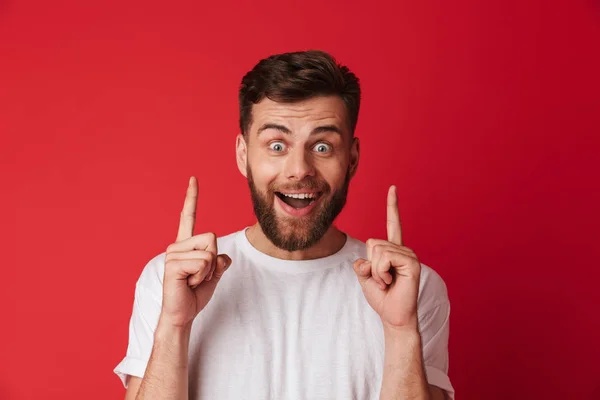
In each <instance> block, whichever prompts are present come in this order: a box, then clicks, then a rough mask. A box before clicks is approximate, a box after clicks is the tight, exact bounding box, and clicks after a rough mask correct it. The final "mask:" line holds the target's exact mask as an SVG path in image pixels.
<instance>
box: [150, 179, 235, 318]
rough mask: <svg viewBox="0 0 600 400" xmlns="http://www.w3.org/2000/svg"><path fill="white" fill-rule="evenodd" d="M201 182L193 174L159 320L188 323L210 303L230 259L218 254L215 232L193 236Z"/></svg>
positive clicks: (172, 247) (168, 268)
mask: <svg viewBox="0 0 600 400" xmlns="http://www.w3.org/2000/svg"><path fill="white" fill-rule="evenodd" d="M197 201H198V182H197V181H196V178H194V177H192V178H190V182H189V185H188V189H187V193H186V196H185V202H184V204H183V210H182V211H181V219H180V221H179V231H178V233H177V239H176V241H175V243H173V244H171V245H169V247H167V252H166V258H165V276H164V281H163V303H162V311H161V315H160V322H161V323H163V324H168V325H170V326H173V327H186V326H189V325H190V324H191V323H192V321H193V320H194V318H195V317H196V315H198V313H199V312H200V311H202V309H204V307H205V306H206V304H208V301H209V300H210V299H211V297H212V295H213V293H214V291H215V288H216V286H217V283H218V282H219V280H220V279H221V277H222V276H223V273H224V272H225V270H226V269H227V268H228V267H229V265H231V259H230V258H229V256H227V255H225V254H221V255H217V254H218V251H217V237H216V235H215V234H214V233H203V234H200V235H196V236H194V225H195V223H196V204H197Z"/></svg>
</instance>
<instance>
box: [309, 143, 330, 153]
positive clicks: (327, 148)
mask: <svg viewBox="0 0 600 400" xmlns="http://www.w3.org/2000/svg"><path fill="white" fill-rule="evenodd" d="M313 149H314V150H315V151H316V152H317V153H327V152H328V151H331V146H330V145H328V144H325V143H319V144H317V145H316V146H315V147H313Z"/></svg>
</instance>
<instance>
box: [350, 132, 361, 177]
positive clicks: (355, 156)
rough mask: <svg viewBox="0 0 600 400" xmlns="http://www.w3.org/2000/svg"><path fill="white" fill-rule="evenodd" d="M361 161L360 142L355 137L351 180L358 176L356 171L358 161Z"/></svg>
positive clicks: (351, 154)
mask: <svg viewBox="0 0 600 400" xmlns="http://www.w3.org/2000/svg"><path fill="white" fill-rule="evenodd" d="M359 159H360V140H359V139H358V138H357V137H355V138H352V145H351V147H350V165H349V169H350V178H352V177H354V174H356V169H357V168H358V160H359Z"/></svg>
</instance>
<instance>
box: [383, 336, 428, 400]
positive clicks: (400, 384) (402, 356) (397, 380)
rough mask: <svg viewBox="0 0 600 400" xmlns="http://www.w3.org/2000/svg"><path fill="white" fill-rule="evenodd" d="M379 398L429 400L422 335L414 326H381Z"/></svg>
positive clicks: (389, 399)
mask: <svg viewBox="0 0 600 400" xmlns="http://www.w3.org/2000/svg"><path fill="white" fill-rule="evenodd" d="M384 336H385V359H384V366H383V382H382V386H381V396H380V399H381V400H417V399H418V400H429V399H430V394H429V385H428V384H427V378H426V376H425V368H424V366H423V352H422V347H421V346H422V344H421V335H420V334H419V331H418V329H416V328H410V329H409V328H406V329H402V328H401V329H390V328H384Z"/></svg>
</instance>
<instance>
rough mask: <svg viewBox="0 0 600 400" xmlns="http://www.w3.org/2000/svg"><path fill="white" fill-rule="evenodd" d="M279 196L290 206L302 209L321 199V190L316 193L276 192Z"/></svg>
mask: <svg viewBox="0 0 600 400" xmlns="http://www.w3.org/2000/svg"><path fill="white" fill-rule="evenodd" d="M275 194H276V195H277V197H279V198H280V199H281V201H283V202H284V203H285V204H287V205H288V206H290V207H293V208H295V209H296V210H300V209H302V208H305V207H308V206H310V205H311V204H313V203H314V202H315V201H317V200H318V199H319V197H320V196H321V192H316V193H282V192H275Z"/></svg>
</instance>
